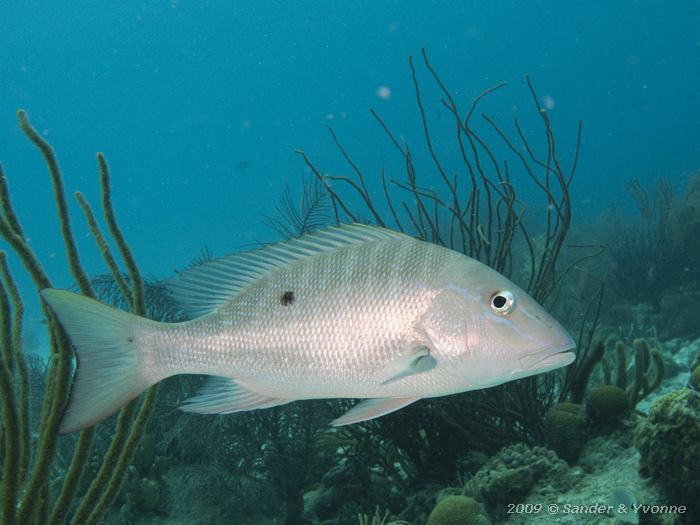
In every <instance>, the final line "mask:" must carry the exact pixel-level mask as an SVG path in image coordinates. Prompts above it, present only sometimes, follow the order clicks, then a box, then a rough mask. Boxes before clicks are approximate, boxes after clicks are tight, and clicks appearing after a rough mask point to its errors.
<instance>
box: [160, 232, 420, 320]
mask: <svg viewBox="0 0 700 525" xmlns="http://www.w3.org/2000/svg"><path fill="white" fill-rule="evenodd" d="M408 238H409V237H407V236H406V235H404V234H402V233H398V232H395V231H392V230H387V229H386V228H380V227H378V226H368V225H365V224H344V225H341V226H339V227H330V228H327V229H324V230H319V231H316V232H312V233H308V234H306V235H304V236H302V237H299V238H297V239H290V240H288V241H285V242H279V243H275V244H270V245H268V246H265V247H263V248H260V249H259V250H253V251H249V252H242V253H236V254H233V255H227V256H225V257H221V258H219V259H214V260H212V261H208V262H206V263H203V264H200V265H197V266H194V267H192V268H190V269H188V270H185V271H183V272H182V273H180V275H178V277H177V278H175V279H172V280H170V281H169V282H168V283H166V285H167V287H168V289H169V290H170V292H171V293H172V295H173V297H174V299H175V300H176V301H177V302H178V304H179V305H180V307H181V308H182V310H183V311H184V312H185V314H187V315H188V316H189V317H190V318H191V319H194V318H196V317H201V316H203V315H206V314H209V313H211V312H213V311H215V310H217V309H218V308H219V307H221V306H222V305H224V304H225V303H227V302H228V301H229V300H230V299H231V297H233V296H234V295H235V294H236V293H238V292H239V291H241V290H243V289H245V288H246V287H248V286H250V285H251V284H252V283H254V282H256V281H257V280H258V279H260V278H261V277H263V276H264V275H267V274H268V273H270V272H272V271H274V270H276V269H278V268H282V267H284V266H286V265H288V264H290V263H292V262H295V261H298V260H301V259H305V258H307V257H314V256H316V255H319V254H322V253H325V252H329V251H333V250H337V249H340V248H346V247H348V246H354V245H358V244H364V243H368V242H377V241H386V240H396V239H408Z"/></svg>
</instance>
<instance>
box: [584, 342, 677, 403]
mask: <svg viewBox="0 0 700 525" xmlns="http://www.w3.org/2000/svg"><path fill="white" fill-rule="evenodd" d="M649 341H651V342H652V345H653V346H654V347H653V348H652V346H651V345H650V343H649ZM632 347H633V352H634V360H633V361H632V363H631V365H630V362H629V360H628V348H627V346H626V345H625V343H624V342H622V341H617V342H615V344H614V346H613V350H612V351H613V352H614V356H615V357H614V359H613V360H612V361H613V362H614V363H615V365H614V367H613V368H611V366H610V360H608V358H607V356H606V353H607V350H606V345H605V344H604V343H603V342H602V341H600V340H599V341H598V342H597V343H596V344H595V345H594V350H593V351H592V352H590V353H589V354H588V355H587V356H586V358H585V360H584V361H583V362H582V364H581V366H580V367H579V370H580V372H579V373H578V374H577V376H576V381H575V382H574V384H573V385H572V388H571V390H570V392H571V400H572V401H573V402H574V403H581V402H582V401H583V400H584V397H585V395H586V390H587V388H588V387H589V382H590V380H591V376H592V374H593V371H594V369H595V368H596V367H597V365H598V364H600V365H601V367H602V373H603V385H605V386H613V385H614V386H615V387H617V388H618V389H620V390H622V391H624V392H625V394H626V395H627V398H628V407H629V408H630V409H633V408H634V407H635V406H636V405H637V403H639V402H640V401H641V400H642V399H644V398H645V397H646V396H648V395H649V394H650V393H651V392H653V391H654V390H656V389H657V388H658V387H659V386H660V385H661V382H662V381H663V379H664V376H665V374H666V363H665V361H664V358H663V356H662V354H661V349H660V344H659V343H658V341H656V340H653V339H650V340H647V339H644V338H637V339H635V340H634V342H633V343H632ZM630 370H631V371H632V372H631V373H630ZM613 372H614V380H613ZM603 392H606V393H607V395H616V394H614V393H613V392H615V391H614V390H612V389H607V390H605V391H603ZM603 395H606V394H603ZM589 397H590V396H589ZM599 400H600V401H601V402H603V401H604V399H603V398H602V397H600V398H599ZM621 404H622V401H621V400H620V401H619V403H618V406H619V408H620V410H622V406H621ZM593 408H594V407H593Z"/></svg>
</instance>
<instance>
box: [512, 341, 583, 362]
mask: <svg viewBox="0 0 700 525" xmlns="http://www.w3.org/2000/svg"><path fill="white" fill-rule="evenodd" d="M562 343H563V344H561V343H560V344H557V345H556V346H554V348H552V347H549V348H547V349H545V350H540V351H539V352H536V353H534V354H529V355H526V356H524V357H521V358H520V366H521V367H522V368H523V370H532V369H535V368H536V369H546V370H552V369H554V368H559V367H561V366H567V365H570V364H571V363H573V362H574V360H575V359H576V354H575V353H574V352H572V350H573V349H574V348H576V343H574V340H573V339H571V336H569V335H568V334H566V340H565V341H563V342H562Z"/></svg>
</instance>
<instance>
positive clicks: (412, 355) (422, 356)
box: [379, 346, 437, 385]
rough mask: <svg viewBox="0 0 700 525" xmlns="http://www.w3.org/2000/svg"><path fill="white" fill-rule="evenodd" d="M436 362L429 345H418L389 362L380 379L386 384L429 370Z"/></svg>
mask: <svg viewBox="0 0 700 525" xmlns="http://www.w3.org/2000/svg"><path fill="white" fill-rule="evenodd" d="M436 364H437V362H436V361H435V358H433V357H432V356H431V355H430V349H428V347H427V346H416V347H413V348H410V349H408V350H407V351H406V352H404V353H402V354H401V355H399V356H398V357H396V358H395V359H393V360H392V361H391V362H389V364H388V365H386V366H385V367H384V368H383V369H382V370H381V373H380V375H379V379H380V381H381V384H382V385H386V384H387V383H391V382H392V381H396V380H398V379H401V378H402V377H406V376H410V375H413V374H420V373H421V372H427V371H428V370H430V369H432V368H434V367H435V365H436Z"/></svg>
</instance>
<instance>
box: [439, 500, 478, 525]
mask: <svg viewBox="0 0 700 525" xmlns="http://www.w3.org/2000/svg"><path fill="white" fill-rule="evenodd" d="M490 523H491V522H490V521H489V519H488V517H486V516H485V515H484V514H483V508H482V506H481V503H479V502H478V501H476V500H475V499H474V498H470V497H469V496H447V497H446V498H443V499H442V500H440V501H438V503H437V505H435V508H433V510H432V512H431V513H430V516H428V522H427V524H426V525H489V524H490Z"/></svg>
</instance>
